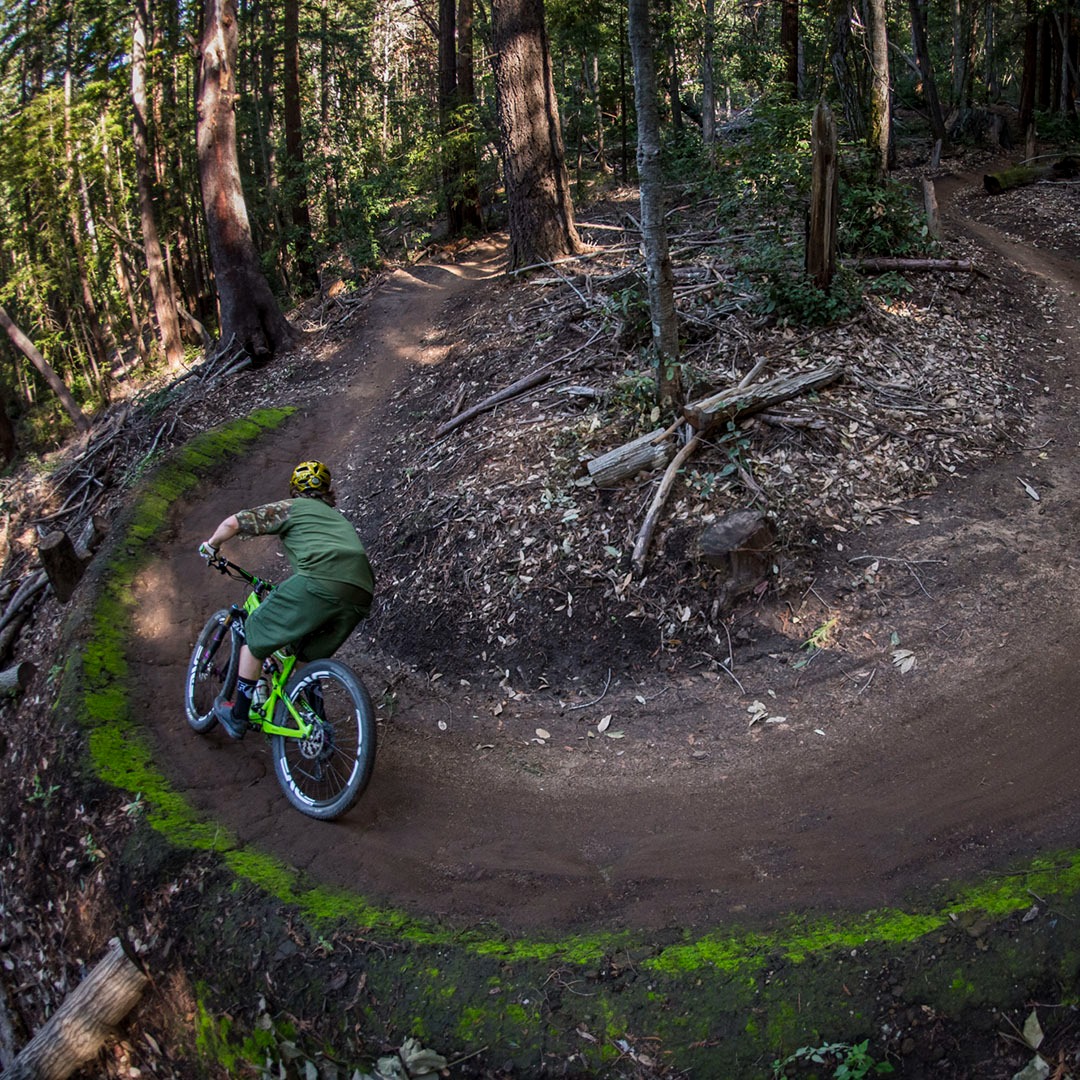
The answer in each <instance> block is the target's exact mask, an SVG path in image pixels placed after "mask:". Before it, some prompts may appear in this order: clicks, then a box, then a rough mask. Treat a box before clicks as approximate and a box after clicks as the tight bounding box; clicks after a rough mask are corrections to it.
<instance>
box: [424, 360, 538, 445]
mask: <svg viewBox="0 0 1080 1080" xmlns="http://www.w3.org/2000/svg"><path fill="white" fill-rule="evenodd" d="M553 364H554V361H552V362H550V363H547V364H544V365H543V366H542V367H538V368H537V369H536V370H535V371H532V372H530V373H529V374H528V375H523V376H522V377H521V378H520V379H518V380H517V382H513V383H511V384H510V385H509V386H504V387H503V388H502V390H498V391H496V393H494V394H491V395H490V396H489V397H486V398H484V400H483V401H480V402H477V403H476V404H475V405H473V406H472V407H471V408H469V409H466V410H465V411H464V412H463V413H459V414H458V415H457V416H455V417H453V418H452V419H450V420H447V421H446V423H445V424H443V425H442V427H440V428H439V429H438V431H436V432H435V438H436V439H441V438H443V436H445V435H449V434H450V432H451V431H453V430H455V429H456V428H459V427H461V425H462V424H467V423H468V422H469V421H470V420H472V419H473V418H474V417H477V416H479V415H480V414H481V413H485V412H488V411H489V410H491V409H494V408H495V406H496V405H499V404H501V403H502V402H504V401H506V400H508V399H509V398H512V397H515V396H516V395H517V394H522V393H524V392H525V391H526V390H532V389H533V387H536V386H540V385H541V384H542V383H545V382H547V381H548V379H550V378H551V376H552V375H553V374H554V372H553V371H552V370H551V368H552V366H553Z"/></svg>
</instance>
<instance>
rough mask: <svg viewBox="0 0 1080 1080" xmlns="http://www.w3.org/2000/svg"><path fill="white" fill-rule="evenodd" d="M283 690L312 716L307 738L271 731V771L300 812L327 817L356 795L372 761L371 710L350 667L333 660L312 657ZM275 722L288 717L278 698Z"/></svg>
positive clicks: (334, 815) (285, 721) (282, 722)
mask: <svg viewBox="0 0 1080 1080" xmlns="http://www.w3.org/2000/svg"><path fill="white" fill-rule="evenodd" d="M285 695H286V697H288V699H289V700H290V701H291V702H292V703H293V704H294V706H295V707H296V708H297V709H298V710H299V711H300V712H302V713H303V714H304V716H305V717H312V716H314V717H316V722H315V726H314V729H313V731H312V734H311V736H310V737H309V738H307V739H296V738H288V737H287V736H284V735H274V736H273V737H272V738H271V753H272V755H273V758H274V771H275V773H276V774H277V778H278V782H279V783H280V784H281V788H282V790H283V791H284V792H285V796H286V798H287V799H288V800H289V802H290V803H292V805H293V806H294V807H295V808H296V809H297V810H299V811H300V812H301V813H302V814H307V815H308V817H313V818H318V819H319V820H321V821H332V820H333V819H334V818H337V817H340V816H341V815H342V814H344V813H345V811H347V810H348V809H349V808H350V807H351V806H352V805H353V804H354V803H355V802H356V800H357V799H358V798H359V797H360V793H361V792H362V791H363V790H364V788H365V787H367V784H368V781H369V780H370V779H371V770H372V768H373V767H374V765H375V713H374V710H373V709H372V707H371V699H370V698H369V697H368V692H367V690H366V689H365V688H364V685H363V683H361V682H360V680H359V678H358V677H357V676H356V673H355V672H354V671H352V669H351V668H349V667H347V666H346V665H345V664H342V663H339V662H338V661H336V660H314V661H312V662H311V663H309V664H305V665H304V666H303V667H302V668H300V670H298V671H297V672H296V673H295V674H294V675H292V676H291V678H290V679H289V682H288V684H287V685H286V687H285ZM276 712H277V716H276V722H277V723H278V724H279V725H281V726H283V727H284V726H287V725H288V724H289V722H290V720H289V714H288V710H287V709H286V707H285V705H284V703H282V704H279V705H278V707H277V710H276Z"/></svg>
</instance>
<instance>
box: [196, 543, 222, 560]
mask: <svg viewBox="0 0 1080 1080" xmlns="http://www.w3.org/2000/svg"><path fill="white" fill-rule="evenodd" d="M217 553H218V549H217V548H216V547H214V546H213V544H211V543H210V541H209V540H204V541H203V542H202V543H201V544H200V545H199V554H200V555H201V556H202V557H203V558H204V559H206V560H207V562H209V561H210V560H211V559H216V558H217Z"/></svg>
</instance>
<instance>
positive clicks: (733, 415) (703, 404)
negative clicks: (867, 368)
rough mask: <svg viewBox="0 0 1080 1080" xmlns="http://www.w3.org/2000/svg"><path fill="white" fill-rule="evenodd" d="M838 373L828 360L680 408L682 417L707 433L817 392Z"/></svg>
mask: <svg viewBox="0 0 1080 1080" xmlns="http://www.w3.org/2000/svg"><path fill="white" fill-rule="evenodd" d="M842 372H843V367H842V366H841V364H840V361H839V360H830V361H828V363H826V364H824V365H822V366H821V367H819V368H815V369H814V370H813V371H804V372H802V373H800V374H798V375H785V376H780V377H779V378H776V379H770V380H769V381H768V382H764V383H758V384H757V385H756V386H741V387H732V388H729V389H727V390H721V391H720V393H718V394H713V395H712V396H711V397H707V398H702V399H701V400H700V401H692V402H690V403H689V404H687V405H684V406H683V416H685V417H686V419H687V420H689V421H690V423H691V424H693V425H694V427H695V428H697V430H698V431H709V430H711V429H712V428H714V427H717V426H719V425H720V424H723V423H725V422H726V421H728V420H738V419H739V418H740V417H742V416H747V415H749V414H750V413H755V412H760V410H762V409H767V408H768V407H769V406H770V405H776V404H778V403H779V402H781V401H787V400H789V399H790V398H793V397H798V396H799V395H800V394H806V393H809V392H810V391H811V390H819V389H821V387H823V386H828V385H829V384H830V383H833V382H836V380H837V379H839V378H840V375H841V374H842Z"/></svg>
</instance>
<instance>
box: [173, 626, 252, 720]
mask: <svg viewBox="0 0 1080 1080" xmlns="http://www.w3.org/2000/svg"><path fill="white" fill-rule="evenodd" d="M230 616H231V613H230V611H229V609H228V608H222V609H221V610H220V611H215V612H214V614H213V615H211V616H210V618H209V619H207V620H206V625H205V626H204V627H203V628H202V632H201V633H200V634H199V637H198V639H197V640H196V642H195V648H194V649H193V650H192V652H191V660H190V661H189V663H188V670H187V681H186V682H185V683H184V710H185V712H186V714H187V722H188V723H189V724H190V725H191V726H192V727H193V728H194V729H195V730H196V731H198V732H199V733H200V734H201V733H202V732H204V731H209V730H210V729H211V728H212V727H213V726H214V725H215V724H216V723H217V720H216V719H215V718H214V712H213V709H214V702H215V701H216V700H217V697H218V695H219V694H220V695H222V696H224V697H226V698H230V697H232V693H233V690H234V688H235V687H236V668H237V666H238V664H239V663H240V656H239V652H238V650H236V649H234V648H233V632H232V619H231V617H230Z"/></svg>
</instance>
